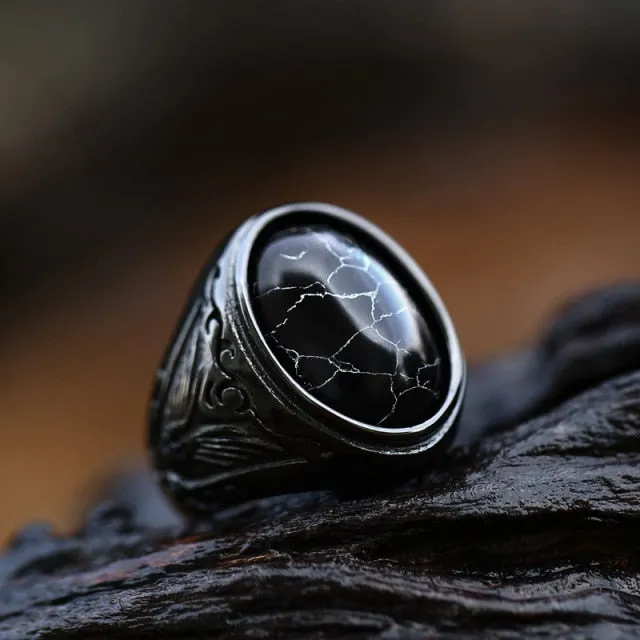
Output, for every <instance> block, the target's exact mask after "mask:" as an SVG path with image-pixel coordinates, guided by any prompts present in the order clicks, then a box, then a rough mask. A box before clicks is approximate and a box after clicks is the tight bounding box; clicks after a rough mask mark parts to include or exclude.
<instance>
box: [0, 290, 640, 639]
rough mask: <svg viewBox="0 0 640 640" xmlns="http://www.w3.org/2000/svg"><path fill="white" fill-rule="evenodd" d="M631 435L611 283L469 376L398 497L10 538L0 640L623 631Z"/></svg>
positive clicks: (636, 497)
mask: <svg viewBox="0 0 640 640" xmlns="http://www.w3.org/2000/svg"><path fill="white" fill-rule="evenodd" d="M639 436H640V286H638V285H625V286H620V287H617V288H612V289H608V290H605V291H602V292H599V293H596V294H593V295H591V296H589V297H587V298H584V299H582V300H580V301H578V302H576V303H574V304H573V305H571V306H569V307H567V308H566V309H565V310H564V311H563V312H562V313H561V314H560V315H559V316H558V319H557V320H556V321H555V323H554V324H553V325H552V326H551V327H550V328H549V329H548V330H547V331H546V332H545V334H544V335H543V336H542V337H541V340H540V342H539V344H538V346H537V347H535V348H534V349H532V350H530V351H527V352H520V353H516V354H512V355H510V356H506V357H503V358H501V359H499V360H496V361H495V362H492V363H488V364H484V365H481V366H477V367H476V368H475V369H473V370H472V371H471V375H470V381H469V397H468V402H467V405H466V409H465V415H464V417H463V420H462V423H461V425H460V429H459V435H458V437H457V440H456V441H455V442H454V444H453V445H452V448H451V450H450V451H449V453H448V455H447V456H446V457H445V459H443V460H442V461H441V463H440V464H439V465H438V466H437V468H432V469H426V470H425V475H424V476H423V477H422V478H419V479H416V480H415V481H413V482H412V483H410V484H409V485H406V486H403V487H400V488H395V489H393V490H389V491H388V492H386V493H385V494H383V495H380V494H378V495H375V496H369V497H365V498H360V499H358V500H351V501H342V502H341V501H338V500H337V499H335V498H333V497H332V496H330V495H327V494H308V495H298V496H291V497H285V498H278V499H270V500H263V501H260V502H257V503H254V504H252V505H247V506H244V507H241V508H237V509H235V510H231V511H229V512H227V513H224V514H218V515H217V516H216V517H215V519H213V520H212V522H210V523H208V524H207V526H206V527H201V528H200V530H198V531H197V532H194V531H193V528H190V527H189V526H187V525H186V524H178V523H176V522H175V521H174V522H173V524H171V523H170V521H169V520H168V519H167V520H166V521H164V522H163V521H162V519H160V520H156V521H155V522H154V523H153V526H152V525H151V524H150V523H151V522H152V519H149V518H147V519H145V518H142V517H140V513H141V511H140V509H139V505H140V504H141V503H142V502H144V501H145V500H146V498H145V492H144V491H143V492H141V491H140V490H138V491H137V493H136V495H137V496H138V497H137V498H136V499H135V500H134V501H133V502H131V503H130V504H127V496H126V492H125V493H124V494H123V492H122V490H120V493H119V495H120V501H119V502H117V503H114V502H113V501H111V502H108V503H105V504H103V505H101V506H98V507H97V508H96V509H94V510H93V511H92V512H91V513H90V514H89V515H88V517H87V519H86V521H85V524H84V527H83V528H82V529H81V530H80V531H79V532H78V533H76V534H75V535H71V536H58V535H55V534H54V533H53V532H51V531H50V530H49V529H47V528H46V527H43V526H37V525H34V526H30V527H27V528H25V529H24V530H23V531H21V532H20V533H19V534H17V535H16V537H15V538H14V539H13V540H12V541H11V543H10V544H9V545H8V547H7V548H6V549H5V551H4V553H3V555H1V556H0V638H2V640H14V639H20V640H22V639H24V638H42V639H44V638H145V637H149V638H157V637H163V638H165V637H166V638H180V639H183V638H213V637H215V638H231V637H252V638H266V637H307V636H309V637H366V638H371V637H379V638H413V637H415V638H425V637H433V636H437V637H441V638H472V637H492V638H546V637H574V638H575V637H580V638H581V637H593V638H596V637H598V638H604V637H607V638H609V637H629V636H633V635H636V634H640V631H639V629H640V626H639V625H640V547H639V546H638V538H639V535H640V437H639ZM134 481H135V482H136V483H138V482H139V479H135V480H134ZM137 486H138V489H139V486H140V485H139V484H138V485H137ZM149 486H151V485H149ZM149 496H150V494H149ZM149 499H151V497H149ZM153 499H155V498H153ZM136 502H137V503H138V504H137V505H136Z"/></svg>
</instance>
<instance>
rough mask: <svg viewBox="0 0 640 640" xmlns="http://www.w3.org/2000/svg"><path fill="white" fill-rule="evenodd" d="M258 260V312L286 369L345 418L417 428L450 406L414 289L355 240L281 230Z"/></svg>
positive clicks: (308, 229)
mask: <svg viewBox="0 0 640 640" xmlns="http://www.w3.org/2000/svg"><path fill="white" fill-rule="evenodd" d="M257 251H258V253H257V255H256V256H255V257H254V260H253V268H252V270H251V271H252V273H250V274H249V277H250V278H251V279H252V280H253V283H252V285H253V286H252V291H253V306H254V314H255V316H256V320H257V322H258V325H259V328H260V330H261V331H262V332H263V334H264V336H265V338H266V341H267V343H268V345H269V347H270V348H271V350H272V352H273V353H274V355H275V357H276V358H277V359H278V361H279V362H280V364H281V365H282V366H283V367H284V368H285V370H286V371H287V372H288V373H289V374H290V375H291V376H292V377H293V378H294V379H295V380H296V381H297V382H298V384H300V385H301V386H302V387H303V388H304V389H306V391H307V392H309V393H310V394H311V395H312V396H314V397H315V398H316V399H318V400H319V401H321V402H322V403H324V404H325V405H327V406H329V407H330V408H332V409H333V410H335V411H337V412H339V413H340V414H342V415H345V416H348V417H350V418H353V419H356V420H359V421H360V422H364V423H366V424H369V425H376V426H382V427H387V428H400V427H409V426H413V425H416V424H420V423H421V422H424V421H425V420H427V419H428V418H430V417H431V416H432V415H434V413H435V412H436V411H437V410H438V408H439V407H440V406H441V403H442V401H443V400H444V398H443V393H444V391H443V389H442V387H443V384H444V378H445V366H444V364H443V358H445V357H446V354H443V353H441V348H440V347H439V346H438V344H437V341H436V340H435V339H434V337H433V334H432V332H431V331H430V330H429V327H428V326H427V323H426V321H425V319H424V318H423V316H422V314H421V313H420V311H419V310H418V308H417V306H416V304H415V303H414V301H413V300H412V299H411V297H410V295H409V293H408V292H407V290H406V289H405V288H404V287H403V285H402V284H401V283H400V282H399V281H398V279H397V278H396V277H395V276H394V275H393V273H392V272H391V271H390V270H389V269H388V268H387V267H386V266H385V265H384V264H382V262H381V261H380V260H379V259H378V258H377V257H376V256H375V255H374V253H373V252H371V251H369V250H367V249H366V248H364V247H362V246H360V245H359V244H358V243H357V242H356V241H354V239H353V238H351V237H349V236H347V235H345V234H343V233H338V232H336V231H334V230H332V229H331V228H329V227H327V226H323V225H309V226H304V227H296V228H293V229H287V230H286V231H278V232H276V233H274V234H273V235H272V237H270V238H267V239H266V240H265V241H263V242H262V244H261V245H260V248H259V249H258V250H257Z"/></svg>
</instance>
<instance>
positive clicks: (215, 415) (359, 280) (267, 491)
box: [149, 203, 466, 512]
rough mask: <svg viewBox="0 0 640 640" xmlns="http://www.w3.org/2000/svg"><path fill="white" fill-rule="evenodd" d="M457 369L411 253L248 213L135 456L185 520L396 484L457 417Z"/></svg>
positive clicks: (334, 212) (326, 209)
mask: <svg viewBox="0 0 640 640" xmlns="http://www.w3.org/2000/svg"><path fill="white" fill-rule="evenodd" d="M465 380H466V368H465V361H464V357H463V355H462V352H461V350H460V346H459V343H458V338H457V336H456V333H455V330H454V327H453V324H452V322H451V320H450V318H449V315H448V313H447V311H446V309H445V307H444V305H443V303H442V301H441V300H440V297H439V295H438V293H437V292H436V290H435V288H434V287H433V285H432V284H431V282H430V281H429V279H428V278H427V277H426V276H425V274H424V273H423V272H422V271H421V269H420V268H419V267H418V266H417V264H416V263H415V262H414V261H413V259H412V258H411V257H410V256H409V255H408V254H407V253H406V252H405V251H404V250H403V249H402V248H401V247H400V246H399V245H398V244H397V243H396V242H395V241H393V240H392V239H391V238H390V237H389V236H387V235H386V234H385V233H384V232H383V231H381V230H380V229H379V228H378V227H376V226H374V225H373V224H372V223H370V222H368V221H366V220H365V219H363V218H362V217H360V216H358V215H356V214H354V213H351V212H349V211H346V210H344V209H341V208H339V207H335V206H331V205H327V204H320V203H297V204H292V205H285V206H281V207H277V208H275V209H271V210H268V211H266V212H264V213H261V214H259V215H257V216H254V217H252V218H249V219H248V220H246V221H245V222H244V223H243V224H241V225H240V226H239V227H238V228H237V229H236V230H235V231H234V232H233V233H231V235H230V236H229V237H228V238H227V240H226V241H225V242H223V243H222V244H221V246H220V247H219V248H218V250H217V251H216V252H215V254H214V256H213V257H212V258H211V260H210V262H209V263H208V265H207V266H206V267H205V268H204V269H203V271H202V272H201V275H200V277H199V279H198V280H197V282H196V284H195V286H194V289H193V291H192V294H191V297H190V299H189V301H188V303H187V305H186V308H185V310H184V312H183V315H182V318H181V320H180V321H179V323H178V325H177V328H176V330H175V332H174V335H173V337H172V340H171V342H170V345H169V348H168V350H167V352H166V354H165V356H164V359H163V362H162V364H161V366H160V368H159V370H158V373H157V375H156V380H155V385H154V390H153V394H152V400H151V406H150V414H149V448H150V452H151V458H152V464H153V466H154V469H155V473H156V475H157V477H158V480H159V481H160V483H161V485H162V486H163V488H164V489H165V491H166V492H167V493H168V494H169V496H170V497H171V498H172V499H173V501H174V502H175V503H176V504H177V505H178V506H179V507H181V508H182V509H184V510H185V511H196V512H202V511H209V512H210V511H213V510H215V509H220V508H223V507H225V506H230V505H233V504H236V503H239V502H242V501H246V500H251V499H255V498H260V497H265V496H271V495H279V494H285V493H293V492H299V491H307V490H315V489H328V490H334V491H338V492H340V491H345V492H348V491H349V490H351V489H354V488H357V487H365V486H373V485H374V484H376V485H378V484H380V483H388V482H394V481H395V480H396V479H397V478H398V477H400V476H402V474H415V473H416V472H418V471H419V470H421V469H424V468H425V464H426V463H427V462H428V459H429V457H430V456H432V455H433V454H434V453H436V452H437V451H441V450H442V447H443V446H444V443H445V441H446V440H447V436H449V435H451V433H452V432H453V426H454V424H455V422H456V419H457V418H458V416H459V413H460V408H461V405H462V400H463V396H464V388H465Z"/></svg>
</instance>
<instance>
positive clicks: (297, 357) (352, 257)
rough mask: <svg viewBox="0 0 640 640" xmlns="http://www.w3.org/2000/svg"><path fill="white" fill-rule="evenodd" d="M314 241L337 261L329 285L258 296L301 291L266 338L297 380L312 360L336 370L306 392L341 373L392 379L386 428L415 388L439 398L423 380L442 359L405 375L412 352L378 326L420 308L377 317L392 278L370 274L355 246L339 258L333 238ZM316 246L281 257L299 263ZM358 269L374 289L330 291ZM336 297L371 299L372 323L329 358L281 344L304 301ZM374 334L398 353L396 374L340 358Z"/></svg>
mask: <svg viewBox="0 0 640 640" xmlns="http://www.w3.org/2000/svg"><path fill="white" fill-rule="evenodd" d="M312 237H313V239H314V240H315V241H316V242H317V243H319V244H320V245H322V246H323V247H324V249H326V251H327V253H328V254H330V255H332V256H333V257H334V258H335V259H336V260H337V265H336V267H335V269H333V271H331V273H330V274H329V275H328V276H327V278H326V283H325V282H322V281H319V280H318V281H316V282H312V283H311V284H308V285H304V286H295V285H291V286H276V287H272V288H271V289H269V290H267V291H265V292H263V293H261V294H260V295H259V296H258V297H259V298H264V297H265V296H269V295H273V294H275V293H281V292H285V291H291V292H298V293H299V295H298V297H297V299H296V300H295V302H294V303H293V304H291V305H290V306H289V307H288V308H287V309H286V311H285V312H284V317H283V319H282V320H281V321H280V322H279V323H278V324H276V325H275V327H274V328H273V329H272V330H271V331H269V332H268V333H267V334H266V335H267V338H268V341H269V342H271V343H272V345H273V346H274V347H276V348H277V349H279V350H280V351H281V352H283V353H285V354H286V356H287V357H288V358H289V359H290V360H291V362H292V363H293V368H294V371H295V373H296V375H297V376H298V378H299V379H300V380H301V381H303V383H304V376H303V375H301V372H300V367H301V365H302V364H303V363H304V362H307V361H312V360H322V361H325V362H327V363H329V364H330V365H331V368H332V369H333V371H332V372H331V373H329V375H328V376H327V377H326V379H324V380H323V381H322V382H319V383H317V384H314V385H309V384H308V383H305V384H303V386H304V387H305V388H306V390H307V391H308V392H310V393H312V394H313V392H315V391H318V390H320V389H322V388H324V387H325V386H327V385H328V384H330V383H331V382H332V381H333V380H334V379H335V378H336V377H337V376H339V375H341V374H352V375H363V376H374V377H386V378H388V379H389V388H390V391H391V395H392V398H393V403H392V405H391V407H390V409H389V411H388V412H387V413H386V414H385V415H383V416H382V417H381V418H380V419H379V420H378V421H377V422H376V425H378V426H379V425H383V424H384V422H385V421H386V420H388V419H389V418H390V417H391V416H392V415H393V414H394V412H395V411H396V407H397V405H398V402H399V401H400V399H401V398H402V397H403V396H404V395H405V394H407V393H409V392H411V391H414V390H416V389H420V390H424V391H427V392H429V393H430V394H432V395H433V396H434V398H436V399H437V398H438V393H437V391H436V390H435V389H433V388H432V387H431V386H429V385H428V384H426V383H424V382H421V377H422V376H423V374H424V373H425V372H426V371H428V370H429V369H437V368H438V367H440V364H441V363H440V358H439V357H435V358H434V360H433V361H432V362H423V363H422V364H421V365H420V366H419V367H418V368H417V369H415V371H414V372H413V373H412V374H411V375H409V374H407V373H405V372H402V371H400V366H401V354H403V353H404V354H406V355H409V354H410V352H409V350H407V349H406V348H405V347H404V346H403V345H402V339H400V340H398V341H396V342H393V341H392V340H390V339H389V338H388V337H386V336H385V335H383V334H382V333H381V332H380V329H379V325H380V323H382V322H383V321H384V320H387V319H389V318H392V317H398V316H400V315H401V314H406V313H413V314H417V313H418V311H417V309H416V308H415V307H414V306H413V305H412V306H411V307H408V306H406V305H405V306H403V307H401V308H400V309H397V310H395V311H391V312H387V313H383V314H380V315H378V310H377V308H376V307H377V304H378V298H379V295H380V291H381V290H382V288H383V287H385V286H391V287H392V286H398V285H397V284H396V283H395V282H394V281H393V280H390V279H387V278H385V279H382V280H381V279H380V278H379V275H378V274H373V273H371V271H370V269H371V264H372V263H371V259H370V258H369V256H367V255H366V254H365V253H364V252H363V251H362V250H360V249H359V248H358V247H357V246H355V245H352V246H350V247H348V252H347V254H346V255H340V254H339V253H338V252H337V251H336V250H335V248H334V247H333V246H331V243H330V239H329V238H328V237H327V235H326V234H324V233H322V232H318V231H313V233H312ZM312 252H313V247H312V246H307V247H306V248H305V249H303V250H301V251H300V252H299V253H297V254H295V255H293V254H288V253H280V254H279V257H281V258H282V259H284V260H287V261H292V262H294V261H299V260H303V259H304V258H306V257H307V256H309V255H312ZM346 269H349V270H356V271H361V272H363V273H366V274H368V275H369V276H371V278H372V279H373V280H374V281H376V284H375V287H374V288H373V289H371V290H367V291H358V292H347V293H337V292H335V291H330V290H329V289H328V286H329V285H331V283H332V281H333V280H334V279H335V278H336V277H337V276H338V275H339V274H340V273H341V272H342V271H344V270H346ZM327 297H330V298H336V299H338V300H356V299H361V298H368V299H369V300H370V305H371V306H370V322H369V323H368V324H366V325H365V326H363V327H361V328H359V329H358V330H357V331H355V332H354V333H353V334H352V335H351V336H350V337H349V338H347V340H346V341H345V343H344V344H343V345H342V346H340V347H339V348H338V349H337V350H336V351H335V352H334V353H332V354H331V355H329V356H324V355H323V356H318V355H311V354H304V353H299V352H298V351H296V350H295V349H293V348H290V347H287V346H286V345H285V344H283V343H282V341H281V340H280V339H279V337H278V334H279V332H280V330H281V329H282V328H283V327H285V326H286V325H287V323H288V322H289V320H290V318H291V314H292V313H293V312H294V311H295V309H297V308H298V307H299V306H300V305H302V304H304V303H305V301H307V300H309V299H312V298H321V299H322V298H327ZM370 331H373V332H374V333H375V334H376V336H377V338H378V339H379V340H381V341H383V342H386V343H387V344H389V346H390V347H391V348H392V349H394V350H395V354H396V359H395V360H396V362H395V369H394V370H393V371H388V372H387V371H367V370H363V369H361V368H359V367H357V366H356V365H355V364H353V363H352V362H349V361H348V360H344V359H341V358H340V355H341V354H342V353H343V352H344V351H345V350H346V349H347V347H349V345H350V344H351V343H352V342H353V341H354V340H355V339H356V338H357V337H358V336H360V335H362V334H364V333H366V332H370ZM398 380H402V381H403V384H402V387H403V388H398V386H399V385H398Z"/></svg>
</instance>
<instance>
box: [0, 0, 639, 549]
mask: <svg viewBox="0 0 640 640" xmlns="http://www.w3.org/2000/svg"><path fill="white" fill-rule="evenodd" d="M560 5H561V6H562V9H561V8H560ZM639 18H640V5H638V4H635V3H615V2H612V3H601V2H569V3H560V4H558V3H551V2H528V1H523V2H519V3H511V2H501V1H498V0H492V1H489V2H484V3H477V6H476V4H473V3H463V2H458V1H455V0H452V1H449V2H441V3H425V2H418V1H415V2H408V1H396V2H382V1H373V0H372V1H368V2H355V1H341V2H338V1H329V0H323V1H322V2H320V1H313V2H311V1H305V0H300V1H296V2H294V1H284V2H283V1H281V2H275V3H274V2H270V3H263V2H245V1H241V2H235V3H230V2H224V3H223V2H207V3H198V2H190V3H178V2H170V1H168V0H154V1H151V0H138V2H136V3H129V2H123V1H120V0H116V1H113V2H109V3H100V2H97V1H96V2H93V1H87V2H75V3H74V2H68V3H47V2H31V3H6V4H3V5H2V7H1V8H0V86H2V100H1V101H0V287H1V292H2V299H3V301H4V305H3V314H2V323H3V325H2V327H3V330H2V333H1V335H0V340H1V341H2V358H1V360H0V412H1V413H0V447H1V448H0V484H1V485H2V486H3V488H4V490H3V492H2V494H1V495H0V540H2V539H3V538H5V537H6V536H7V535H9V533H10V532H11V531H13V530H15V529H16V528H17V527H18V526H19V525H20V524H22V523H24V522H25V521H28V520H31V519H47V520H50V521H52V522H54V523H55V524H56V525H57V526H61V527H69V526H72V524H73V522H74V518H75V517H76V515H77V509H78V505H79V504H82V501H83V499H84V500H86V499H87V497H88V496H89V495H91V493H92V491H94V490H95V487H96V486H98V483H99V482H100V480H101V479H102V478H103V477H104V476H105V474H108V473H110V472H112V471H113V470H114V469H117V468H120V467H122V466H123V465H136V464H139V462H140V461H141V460H144V429H145V404H146V399H147V394H148V391H149V383H150V381H151V379H152V375H153V372H154V367H155V365H156V363H157V361H158V359H159V357H160V354H161V351H162V349H163V347H164V344H165V341H166V339H167V337H168V334H169V332H170V330H171V328H172V325H173V322H174V320H175V318H176V316H177V313H178V311H179V308H180V306H181V304H182V301H183V298H184V296H185V294H186V291H187V288H188V286H189V284H190V282H191V280H192V279H193V277H194V276H195V274H196V273H197V271H198V269H199V267H200V266H201V264H202V263H203V261H204V260H205V258H206V257H207V254H208V253H209V252H210V250H211V249H212V248H213V247H214V245H215V244H216V242H217V241H218V240H219V239H220V237H221V236H222V234H223V233H224V232H225V231H227V230H228V229H229V228H230V227H231V226H232V225H233V224H234V223H235V222H237V221H239V220H240V219H242V218H243V217H245V216H247V215H250V214H252V213H255V212H257V211H259V210H261V209H263V208H266V207H269V206H271V205H274V204H277V203H281V202H286V201H291V200H298V199H305V200H323V201H329V202H334V203H337V204H340V205H342V206H346V207H348V208H352V209H354V210H356V211H359V212H360V213H363V214H365V215H367V216H369V217H371V218H372V219H373V220H374V221H375V222H377V223H379V224H380V225H381V226H383V227H384V228H385V229H386V230H387V231H389V232H391V233H392V234H393V235H394V236H395V237H396V238H397V239H398V240H399V241H400V242H401V243H403V244H404V245H405V246H406V247H407V248H408V249H409V250H410V251H411V252H412V253H413V254H414V255H415V256H416V257H417V258H418V260H419V262H420V263H421V264H422V265H423V267H424V268H425V269H426V270H427V271H428V273H429V274H430V276H431V277H432V279H433V281H434V282H435V284H436V285H437V286H438V288H439V290H440V292H441V294H442V296H443V298H444V299H445V302H446V303H447V304H448V306H449V308H450V311H451V313H452V315H453V318H454V321H455V323H456V325H457V327H458V329H459V333H460V337H461V340H462V342H463V346H464V348H465V351H466V352H467V355H468V356H469V358H470V360H472V361H474V360H477V359H479V358H484V357H487V356H489V355H490V354H492V353H495V352H497V351H501V350H506V349H510V348H514V347H515V346H517V345H520V344H523V343H526V341H528V340H531V339H533V337H534V336H535V333H536V331H537V330H538V328H539V326H540V324H541V322H543V321H544V318H545V317H546V316H547V314H548V313H549V312H550V310H551V309H552V308H553V307H554V305H556V304H558V303H559V302H560V301H563V300H565V299H566V298H567V297H568V296H574V295H577V294H579V293H580V292H581V291H583V290H585V289H587V288H591V287H594V286H599V285H603V284H606V283H612V282H614V281H617V280H621V279H629V278H636V277H637V276H638V275H639V274H640V252H639V249H638V245H639V239H640V216H639V215H638V203H639V202H640V183H639V181H638V166H639V162H638V160H639V159H640V157H639V156H640V136H639V134H640V130H639V128H638V121H637V107H638V101H639V100H638V99H639V97H640V93H639V88H638V83H637V77H638V71H639V67H640V37H639V36H640V20H639Z"/></svg>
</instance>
